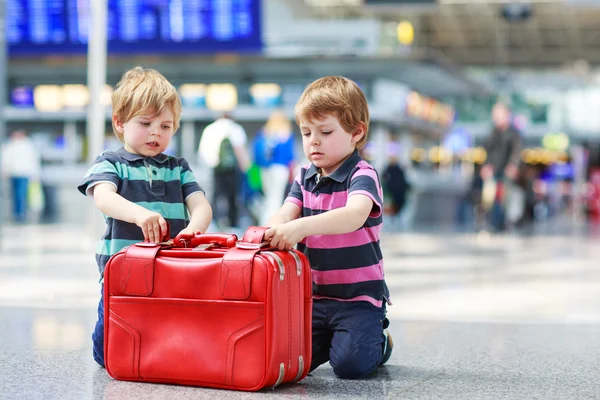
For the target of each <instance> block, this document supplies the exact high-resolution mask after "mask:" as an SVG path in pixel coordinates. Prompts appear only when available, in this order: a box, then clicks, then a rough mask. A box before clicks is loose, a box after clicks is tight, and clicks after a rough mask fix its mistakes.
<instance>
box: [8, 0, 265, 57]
mask: <svg viewBox="0 0 600 400" xmlns="http://www.w3.org/2000/svg"><path fill="white" fill-rule="evenodd" d="M92 1H94V0H8V3H7V5H6V7H7V8H6V11H7V19H6V39H7V41H8V44H9V53H10V55H11V56H15V55H27V54H31V55H39V54H61V53H62V54H73V53H85V52H86V51H87V43H88V37H89V24H90V20H91V18H90V17H91V16H90V13H91V4H92ZM107 2H108V10H107V17H108V26H107V38H108V51H109V52H111V53H177V52H180V53H186V54H189V53H209V52H231V51H235V52H237V51H250V52H257V51H260V50H261V48H262V37H261V23H260V22H261V21H260V20H261V11H260V4H261V1H260V0H214V1H213V0H108V1H107Z"/></svg>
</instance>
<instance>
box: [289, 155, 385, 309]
mask: <svg viewBox="0 0 600 400" xmlns="http://www.w3.org/2000/svg"><path fill="white" fill-rule="evenodd" d="M354 195H363V196H367V197H369V198H370V199H371V200H373V209H372V211H371V214H370V215H369V217H368V218H367V220H366V221H365V223H364V225H363V226H362V227H360V228H359V229H357V230H356V231H354V232H350V233H346V234H339V235H315V236H309V237H307V238H305V239H304V240H302V241H301V242H300V243H298V250H300V251H302V252H303V253H304V254H306V256H307V257H308V259H309V261H310V264H311V267H312V277H313V297H314V298H315V299H321V298H326V299H334V300H339V301H367V302H369V303H371V304H373V305H374V306H376V307H382V306H383V302H384V301H387V299H389V291H388V288H387V285H386V283H385V279H384V272H383V255H382V253H381V248H380V245H379V235H380V233H381V227H382V222H383V218H382V212H383V192H382V189H381V184H380V182H379V176H378V175H377V171H375V169H374V168H373V167H372V166H371V165H370V164H369V163H367V162H366V161H364V160H363V159H362V158H361V157H360V156H359V154H358V151H355V152H354V153H353V154H352V155H351V156H350V157H349V158H348V159H347V160H346V161H345V162H344V163H343V164H342V165H341V166H340V167H339V168H338V169H337V170H336V171H335V172H333V173H332V174H331V175H329V176H326V177H323V178H320V175H319V173H318V170H317V168H316V167H315V166H314V165H312V164H310V165H308V166H306V167H303V168H301V170H300V173H299V174H298V176H297V177H296V179H295V181H294V183H293V185H292V189H291V191H290V193H289V195H288V197H287V199H286V201H289V202H292V203H294V204H296V205H298V206H299V207H300V208H301V209H302V212H301V217H307V216H311V215H318V214H321V213H324V212H327V211H329V210H333V209H336V208H340V207H344V206H345V205H346V201H347V200H348V198H349V197H350V196H354Z"/></svg>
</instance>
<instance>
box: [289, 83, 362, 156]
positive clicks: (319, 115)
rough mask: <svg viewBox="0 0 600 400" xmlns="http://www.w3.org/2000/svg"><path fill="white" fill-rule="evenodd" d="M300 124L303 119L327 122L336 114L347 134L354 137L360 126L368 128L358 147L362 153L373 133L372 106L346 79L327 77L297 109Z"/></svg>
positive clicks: (303, 97) (306, 93)
mask: <svg viewBox="0 0 600 400" xmlns="http://www.w3.org/2000/svg"><path fill="white" fill-rule="evenodd" d="M294 111H295V114H296V123H298V124H299V120H300V118H307V119H323V118H325V117H326V114H330V113H331V114H334V115H335V116H336V118H337V119H338V121H339V123H340V125H341V126H342V128H344V130H345V131H346V132H349V133H354V131H355V130H356V129H357V128H358V126H359V124H360V123H361V122H363V123H364V124H365V134H364V136H363V137H362V138H361V139H360V141H359V142H358V143H356V147H357V148H358V149H359V150H360V149H362V148H363V147H364V146H365V144H366V143H367V136H368V132H369V106H368V104H367V98H366V97H365V94H364V93H363V91H362V90H361V89H360V87H359V86H358V85H357V84H356V82H354V81H353V80H351V79H348V78H344V77H343V76H326V77H323V78H320V79H317V80H316V81H314V82H313V83H311V84H310V85H308V87H307V88H306V89H305V90H304V92H303V93H302V95H301V96H300V99H299V100H298V103H296V108H295V110H294Z"/></svg>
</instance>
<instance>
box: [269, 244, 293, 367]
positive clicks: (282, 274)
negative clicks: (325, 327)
mask: <svg viewBox="0 0 600 400" xmlns="http://www.w3.org/2000/svg"><path fill="white" fill-rule="evenodd" d="M266 254H269V255H270V256H271V257H273V259H274V260H275V261H276V262H277V265H278V266H279V279H280V280H282V281H283V280H284V279H285V263H284V262H283V260H282V259H281V257H279V255H278V254H277V253H275V252H268V253H266ZM287 289H288V295H287V300H288V327H291V325H292V315H291V314H292V295H291V291H292V288H291V281H290V280H289V279H288V284H287ZM291 368H292V332H291V329H289V328H288V369H291Z"/></svg>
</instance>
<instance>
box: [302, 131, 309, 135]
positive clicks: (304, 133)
mask: <svg viewBox="0 0 600 400" xmlns="http://www.w3.org/2000/svg"><path fill="white" fill-rule="evenodd" d="M302 136H310V132H302Z"/></svg>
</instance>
